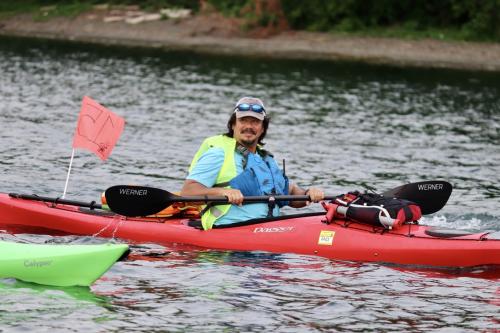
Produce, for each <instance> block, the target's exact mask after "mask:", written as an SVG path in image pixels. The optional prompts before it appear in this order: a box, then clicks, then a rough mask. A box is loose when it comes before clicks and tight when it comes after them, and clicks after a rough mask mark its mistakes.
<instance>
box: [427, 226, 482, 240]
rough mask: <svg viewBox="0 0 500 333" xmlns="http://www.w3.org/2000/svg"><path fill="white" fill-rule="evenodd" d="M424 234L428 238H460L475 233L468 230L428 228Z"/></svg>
mask: <svg viewBox="0 0 500 333" xmlns="http://www.w3.org/2000/svg"><path fill="white" fill-rule="evenodd" d="M425 233H426V234H427V235H429V236H432V237H437V238H452V237H462V236H467V235H472V234H475V232H473V231H469V230H457V229H446V228H429V229H427V230H425Z"/></svg>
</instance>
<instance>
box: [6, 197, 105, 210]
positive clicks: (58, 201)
mask: <svg viewBox="0 0 500 333" xmlns="http://www.w3.org/2000/svg"><path fill="white" fill-rule="evenodd" d="M9 196H10V197H11V198H17V199H26V200H34V201H43V202H51V203H53V204H62V205H70V206H78V207H86V208H90V209H102V206H101V205H100V204H97V203H96V202H95V201H91V202H83V201H74V200H66V199H61V198H48V197H41V196H38V195H31V194H17V193H9Z"/></svg>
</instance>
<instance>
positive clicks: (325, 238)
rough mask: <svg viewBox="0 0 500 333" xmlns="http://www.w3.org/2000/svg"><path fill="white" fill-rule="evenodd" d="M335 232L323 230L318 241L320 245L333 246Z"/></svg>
mask: <svg viewBox="0 0 500 333" xmlns="http://www.w3.org/2000/svg"><path fill="white" fill-rule="evenodd" d="M334 236H335V231H329V230H321V233H320V234H319V239H318V245H332V244H333V237H334Z"/></svg>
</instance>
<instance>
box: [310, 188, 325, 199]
mask: <svg viewBox="0 0 500 333" xmlns="http://www.w3.org/2000/svg"><path fill="white" fill-rule="evenodd" d="M306 192H307V195H308V196H309V198H310V199H311V201H312V202H319V201H321V200H323V199H324V198H325V193H324V192H323V190H321V189H319V188H316V187H310V188H309V189H308V190H307V191H306Z"/></svg>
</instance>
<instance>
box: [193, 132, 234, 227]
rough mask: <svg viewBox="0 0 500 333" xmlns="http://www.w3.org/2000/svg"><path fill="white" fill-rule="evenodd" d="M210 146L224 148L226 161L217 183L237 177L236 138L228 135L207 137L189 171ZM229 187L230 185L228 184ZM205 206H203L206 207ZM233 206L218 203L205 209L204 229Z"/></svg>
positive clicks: (203, 216)
mask: <svg viewBox="0 0 500 333" xmlns="http://www.w3.org/2000/svg"><path fill="white" fill-rule="evenodd" d="M210 148H222V149H223V150H224V163H223V164H222V167H221V169H220V171H219V174H218V175H217V179H216V181H215V183H216V184H222V183H227V182H229V181H230V180H231V179H233V178H234V177H236V163H235V161H234V150H235V149H236V140H235V139H233V138H230V137H228V136H226V135H216V136H212V137H210V138H207V139H205V141H203V143H202V144H201V146H200V148H199V149H198V151H197V152H196V154H195V155H194V157H193V161H192V162H191V165H190V167H189V172H191V170H193V168H194V166H195V165H196V163H198V160H199V158H200V157H201V155H202V154H203V153H205V152H206V151H207V150H209V149H210ZM227 188H229V186H227ZM205 207H206V206H204V207H203V208H205ZM229 208H231V205H217V206H212V207H210V208H209V209H207V210H205V213H204V214H203V215H202V216H201V225H202V226H203V229H204V230H209V229H212V226H213V225H214V223H215V221H217V219H219V218H221V217H222V216H224V215H225V214H226V213H227V212H228V211H229Z"/></svg>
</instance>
